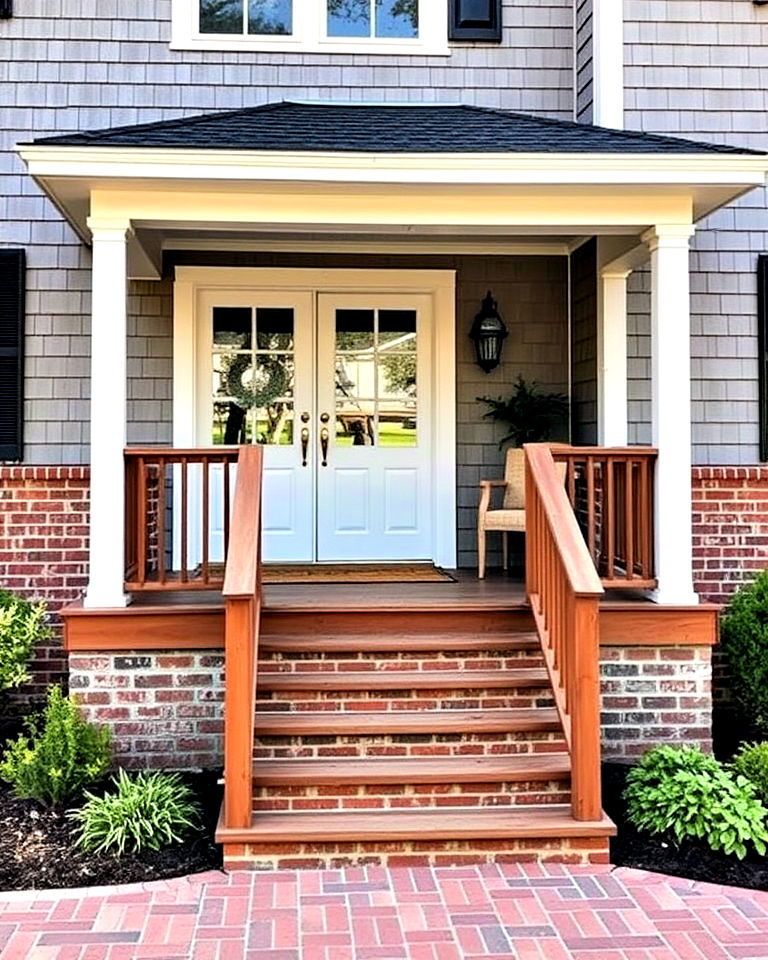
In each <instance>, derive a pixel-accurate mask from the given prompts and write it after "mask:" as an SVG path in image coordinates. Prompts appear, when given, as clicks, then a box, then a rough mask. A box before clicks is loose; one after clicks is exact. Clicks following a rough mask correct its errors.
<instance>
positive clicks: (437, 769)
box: [253, 753, 571, 787]
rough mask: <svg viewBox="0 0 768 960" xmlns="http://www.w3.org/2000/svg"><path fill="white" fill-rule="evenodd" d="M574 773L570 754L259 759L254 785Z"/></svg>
mask: <svg viewBox="0 0 768 960" xmlns="http://www.w3.org/2000/svg"><path fill="white" fill-rule="evenodd" d="M570 772H571V761H570V757H569V756H568V754H567V753H534V754H510V755H503V756H466V755H462V756H458V757H361V758H341V759H337V758H334V759H328V760H326V759H323V760H304V759H298V760H256V761H255V762H254V764H253V784H254V786H256V787H267V786H285V787H293V786H308V785H313V786H325V785H329V786H330V785H335V784H347V783H353V784H354V783H398V784H402V783H511V782H513V781H523V782H525V781H535V780H565V779H567V778H568V777H569V776H570Z"/></svg>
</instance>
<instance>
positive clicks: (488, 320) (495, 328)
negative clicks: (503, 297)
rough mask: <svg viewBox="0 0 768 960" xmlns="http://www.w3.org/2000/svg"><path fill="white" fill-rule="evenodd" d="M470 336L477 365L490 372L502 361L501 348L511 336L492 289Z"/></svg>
mask: <svg viewBox="0 0 768 960" xmlns="http://www.w3.org/2000/svg"><path fill="white" fill-rule="evenodd" d="M469 336H470V339H471V340H473V341H474V344H475V355H476V358H477V365H478V366H479V367H482V368H483V370H485V372H486V373H490V372H491V370H493V369H494V367H498V365H499V363H500V361H501V348H502V346H503V344H504V340H505V339H506V338H507V337H508V336H509V331H508V330H507V327H506V324H505V323H504V321H503V320H502V319H501V315H500V314H499V311H498V308H497V303H496V301H495V300H494V299H493V297H492V296H491V291H490V290H489V291H488V293H486V295H485V298H484V299H483V302H482V304H481V306H480V313H478V314H477V316H476V317H475V322H474V323H473V324H472V329H471V330H470V333H469Z"/></svg>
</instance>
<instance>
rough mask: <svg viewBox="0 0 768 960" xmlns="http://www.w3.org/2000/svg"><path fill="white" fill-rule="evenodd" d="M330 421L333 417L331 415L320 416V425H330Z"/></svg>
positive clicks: (322, 414)
mask: <svg viewBox="0 0 768 960" xmlns="http://www.w3.org/2000/svg"><path fill="white" fill-rule="evenodd" d="M330 419H331V415H330V414H329V413H321V414H320V423H328V421H329V420H330Z"/></svg>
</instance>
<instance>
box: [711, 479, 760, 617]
mask: <svg viewBox="0 0 768 960" xmlns="http://www.w3.org/2000/svg"><path fill="white" fill-rule="evenodd" d="M765 567H768V466H765V467H694V469H693V578H694V585H695V587H696V590H697V592H698V593H699V596H700V597H701V598H702V600H707V601H710V602H712V603H726V602H727V601H728V599H729V598H730V596H731V594H732V593H733V591H734V590H735V589H736V588H737V587H738V586H739V584H740V583H742V582H743V581H744V580H745V579H749V578H750V577H752V576H754V574H755V573H756V572H757V571H758V570H762V569H764V568H765Z"/></svg>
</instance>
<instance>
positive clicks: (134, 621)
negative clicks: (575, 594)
mask: <svg viewBox="0 0 768 960" xmlns="http://www.w3.org/2000/svg"><path fill="white" fill-rule="evenodd" d="M450 572H451V573H452V574H453V576H454V577H456V581H455V582H449V581H445V582H442V583H308V584H300V583H290V584H270V583H267V584H264V587H263V607H262V615H264V616H268V617H269V616H270V615H276V614H279V613H289V612H294V613H305V614H306V613H316V614H319V613H321V612H323V611H326V612H328V611H340V610H349V611H358V612H362V611H367V612H373V613H375V612H384V611H388V612H393V611H398V610H399V611H403V612H407V611H416V610H422V611H427V612H428V611H432V612H438V611H443V612H449V611H451V610H453V611H454V612H458V611H459V610H463V611H471V610H476V611H483V610H486V611H494V610H496V611H502V610H503V611H507V612H509V613H512V612H514V611H519V612H520V613H521V614H527V613H528V611H529V610H530V606H529V604H528V602H527V600H526V598H525V584H524V583H523V581H522V580H521V579H520V578H519V577H516V576H514V575H507V574H503V573H501V572H499V571H490V572H489V574H488V576H487V577H486V579H485V580H478V579H477V571H476V570H475V569H474V568H462V569H459V570H452V571H450ZM717 613H718V607H717V606H716V605H713V604H700V605H699V606H695V607H691V606H683V607H676V606H667V605H663V606H662V605H659V604H656V603H653V602H652V601H651V600H648V599H647V598H645V597H643V596H641V595H640V594H638V593H634V592H632V591H631V590H611V591H609V592H608V593H607V595H606V597H605V599H603V600H602V601H601V603H600V642H601V643H602V644H603V645H610V644H621V645H629V646H640V645H643V644H650V643H653V644H657V645H663V644H665V643H668V644H670V645H678V646H680V645H698V646H709V645H711V644H713V643H714V642H715V641H716V639H717ZM63 617H64V621H65V646H66V647H67V649H68V650H110V649H112V650H124V649H127V648H131V649H136V650H138V649H166V648H167V649H180V648H181V649H206V648H210V649H218V648H221V647H223V645H224V600H223V598H222V595H221V593H220V592H218V591H202V590H199V591H197V590H196V591H188V592H184V591H166V592H160V591H153V590H151V591H146V592H144V593H135V594H133V595H132V598H131V603H130V605H129V606H127V607H115V608H113V609H98V610H90V609H86V608H84V607H83V605H82V604H81V603H73V604H70V605H69V606H68V607H66V608H65V610H64V611H63Z"/></svg>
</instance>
